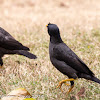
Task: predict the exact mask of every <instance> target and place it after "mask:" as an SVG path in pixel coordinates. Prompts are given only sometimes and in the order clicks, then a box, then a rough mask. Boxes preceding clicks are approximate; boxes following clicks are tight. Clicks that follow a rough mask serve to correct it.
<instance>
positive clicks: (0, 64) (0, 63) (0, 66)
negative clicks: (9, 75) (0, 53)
mask: <svg viewBox="0 0 100 100" xmlns="http://www.w3.org/2000/svg"><path fill="white" fill-rule="evenodd" d="M2 66H3V61H2V59H1V58H0V69H1V68H2Z"/></svg>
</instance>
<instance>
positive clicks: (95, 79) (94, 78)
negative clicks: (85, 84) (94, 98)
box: [91, 76, 100, 84]
mask: <svg viewBox="0 0 100 100" xmlns="http://www.w3.org/2000/svg"><path fill="white" fill-rule="evenodd" d="M91 80H92V81H94V82H96V83H99V84H100V80H99V79H98V78H96V77H95V76H94V77H92V79H91Z"/></svg>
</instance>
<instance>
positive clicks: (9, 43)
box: [0, 27, 37, 66]
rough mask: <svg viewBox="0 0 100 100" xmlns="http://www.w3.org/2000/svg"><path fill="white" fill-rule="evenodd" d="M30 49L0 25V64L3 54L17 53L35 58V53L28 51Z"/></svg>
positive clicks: (0, 63)
mask: <svg viewBox="0 0 100 100" xmlns="http://www.w3.org/2000/svg"><path fill="white" fill-rule="evenodd" d="M29 50H30V49H29V48H28V47H26V46H23V45H22V44H21V43H19V42H18V41H17V40H15V39H14V38H13V37H12V36H11V35H10V34H9V33H8V32H7V31H5V30H4V29H3V28H1V27H0V66H2V65H3V60H2V57H3V56H4V55H5V54H18V55H23V56H26V57H28V58H30V59H36V58H37V57H36V55H34V54H32V53H30V52H28V51H29Z"/></svg>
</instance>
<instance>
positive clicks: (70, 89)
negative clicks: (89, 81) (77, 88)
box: [67, 85, 74, 95]
mask: <svg viewBox="0 0 100 100" xmlns="http://www.w3.org/2000/svg"><path fill="white" fill-rule="evenodd" d="M73 87H74V85H72V86H71V88H69V90H68V92H67V95H68V94H69V92H71V91H72V89H73Z"/></svg>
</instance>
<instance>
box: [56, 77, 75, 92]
mask: <svg viewBox="0 0 100 100" xmlns="http://www.w3.org/2000/svg"><path fill="white" fill-rule="evenodd" d="M74 80H75V79H73V78H70V79H66V80H62V81H60V82H59V85H58V86H57V88H60V90H61V91H62V92H63V90H62V89H61V86H62V84H63V83H64V84H65V85H67V86H70V85H69V84H67V83H66V82H67V81H74ZM73 87H74V86H73ZM73 87H72V86H71V88H70V89H69V91H68V93H69V92H70V91H71V90H72V88H73ZM68 93H67V94H68Z"/></svg>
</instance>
